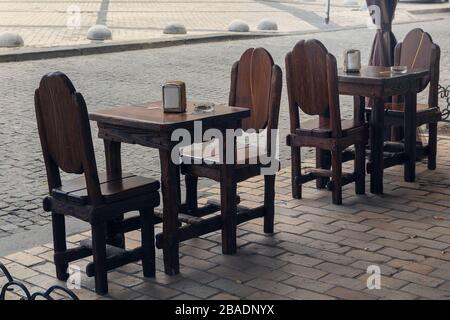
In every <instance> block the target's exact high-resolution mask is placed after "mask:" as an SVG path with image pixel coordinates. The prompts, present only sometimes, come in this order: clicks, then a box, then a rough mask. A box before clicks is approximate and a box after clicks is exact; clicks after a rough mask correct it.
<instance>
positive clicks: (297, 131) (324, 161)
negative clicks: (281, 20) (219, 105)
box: [286, 40, 368, 204]
mask: <svg viewBox="0 0 450 320" xmlns="http://www.w3.org/2000/svg"><path fill="white" fill-rule="evenodd" d="M286 78H287V87H288V96H289V114H290V128H291V133H290V134H289V135H288V137H287V144H288V146H290V147H291V161H292V168H291V170H292V196H293V197H294V198H301V197H302V184H304V183H306V182H308V181H311V180H314V179H316V181H317V187H318V188H323V187H325V185H326V186H327V188H328V189H329V190H332V192H333V203H334V204H341V203H342V186H343V185H345V184H348V183H351V182H355V185H356V193H357V194H364V193H365V181H364V180H365V168H364V166H365V151H364V146H365V144H366V142H367V137H368V129H367V125H366V124H364V123H360V120H359V119H354V120H341V114H340V107H339V93H338V78H337V67H336V58H335V57H334V56H333V55H332V54H330V53H328V51H327V49H326V48H325V47H324V45H323V44H322V43H321V42H319V41H318V40H307V41H305V40H302V41H300V42H298V43H297V44H296V46H295V47H294V49H293V50H292V52H289V53H288V54H287V56H286ZM299 108H300V109H301V110H302V111H303V112H304V113H306V114H308V115H311V116H316V117H315V118H313V119H311V120H307V121H304V122H301V123H300V115H299ZM317 116H318V117H317ZM352 145H354V146H355V170H354V172H353V173H342V152H343V151H344V150H345V149H346V148H347V147H349V146H352ZM301 147H315V148H316V168H312V169H307V170H306V174H302V172H301V153H300V149H301ZM327 151H328V152H331V171H330V170H329V167H330V161H329V153H328V152H327ZM329 178H331V181H330V182H328V179H329Z"/></svg>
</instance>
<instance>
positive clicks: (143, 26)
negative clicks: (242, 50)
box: [0, 0, 448, 53]
mask: <svg viewBox="0 0 450 320" xmlns="http://www.w3.org/2000/svg"><path fill="white" fill-rule="evenodd" d="M357 2H359V5H356V6H345V5H344V3H345V1H344V0H338V1H332V8H331V21H330V24H328V25H327V24H325V23H324V18H325V5H324V0H316V1H311V0H304V1H301V0H296V1H250V0H244V1H225V0H212V1H208V2H204V1H174V0H169V1H167V0H156V1H155V0H148V1H145V0H90V1H70V2H67V1H63V0H54V1H45V0H18V1H10V0H1V1H0V5H1V9H0V33H1V32H4V31H12V32H16V33H18V34H20V35H21V36H22V38H23V40H24V44H25V47H26V48H28V49H32V48H49V47H59V46H82V45H84V46H86V45H88V46H89V45H90V44H92V43H95V42H93V41H91V40H88V39H87V38H86V32H87V30H88V29H89V28H90V27H91V26H93V25H95V24H104V25H107V26H108V27H109V28H110V29H111V31H112V40H107V41H105V43H116V42H124V41H142V42H144V41H148V40H149V39H170V38H172V36H169V35H163V33H162V30H163V28H164V27H165V26H166V25H167V24H168V23H170V22H178V23H182V24H184V25H185V26H186V28H187V30H188V35H193V36H196V35H215V34H218V33H223V32H226V31H227V26H228V25H229V23H230V22H231V21H232V20H234V19H242V20H244V21H246V22H247V23H248V24H249V25H250V29H251V30H252V31H255V30H256V26H257V23H258V21H260V20H261V19H263V18H270V19H272V20H274V21H276V22H277V24H278V33H285V32H308V31H320V30H327V29H336V28H342V27H351V26H364V25H366V24H367V21H368V14H367V10H365V9H362V8H361V5H360V4H362V3H363V2H364V1H362V0H359V1H357ZM444 7H448V4H429V5H419V4H414V3H412V4H411V3H408V4H407V3H401V4H400V5H399V8H398V10H397V13H396V22H398V23H402V22H410V21H416V20H418V19H421V17H419V16H417V15H413V14H411V13H410V12H409V11H410V10H416V11H417V10H418V9H420V10H422V11H423V10H425V11H426V10H430V9H433V10H436V9H440V8H444ZM78 12H79V13H78ZM78 22H79V23H78ZM17 50H21V49H17V48H0V52H5V53H6V52H17ZM41 51H42V50H41Z"/></svg>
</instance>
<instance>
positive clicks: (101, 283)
mask: <svg viewBox="0 0 450 320" xmlns="http://www.w3.org/2000/svg"><path fill="white" fill-rule="evenodd" d="M91 226H92V255H93V257H94V266H95V292H97V293H98V294H101V295H104V294H107V293H108V275H107V271H106V224H105V223H98V224H92V225H91Z"/></svg>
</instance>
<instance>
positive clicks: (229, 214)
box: [181, 48, 282, 254]
mask: <svg viewBox="0 0 450 320" xmlns="http://www.w3.org/2000/svg"><path fill="white" fill-rule="evenodd" d="M281 87H282V72H281V69H280V67H279V66H277V65H276V64H274V62H273V59H272V57H271V55H270V54H269V52H267V51H266V50H265V49H263V48H256V49H253V48H250V49H248V50H246V51H245V52H244V53H243V54H242V56H241V58H240V60H239V61H237V62H236V63H234V64H233V67H232V69H231V85H230V94H229V97H230V98H229V104H230V105H231V106H238V107H245V108H248V109H250V110H251V116H250V118H248V119H245V120H243V121H242V125H241V126H238V127H239V128H242V129H244V130H247V129H254V130H256V131H258V130H260V129H267V130H268V139H267V140H268V142H267V145H266V153H267V155H270V154H271V152H272V150H271V144H270V139H271V137H272V136H271V135H272V134H274V133H273V132H272V130H271V129H277V128H278V116H279V108H280V99H281ZM275 138H276V137H275ZM224 145H226V138H225V139H224ZM200 148H201V149H202V150H203V148H204V147H203V146H200ZM247 149H248V148H246V147H245V146H243V147H242V150H247ZM229 151H230V150H227V148H223V150H220V152H222V155H223V159H225V158H226V153H227V152H229ZM235 151H236V146H235ZM234 154H235V160H237V161H238V162H237V163H236V162H235V163H207V162H206V161H205V160H211V158H210V157H209V158H208V159H205V158H204V157H203V158H202V159H198V160H200V162H201V163H200V164H189V163H192V162H191V161H189V160H192V159H193V158H195V152H187V153H184V154H183V157H184V158H185V160H187V161H185V163H183V164H182V166H181V169H182V173H184V174H185V175H186V177H187V178H186V182H187V184H186V187H187V195H188V196H187V200H189V202H190V203H192V202H193V200H192V199H190V198H192V197H193V195H194V194H196V190H195V191H192V190H189V188H196V184H195V185H194V184H190V183H189V184H188V181H189V180H192V179H193V178H188V177H195V178H197V177H207V178H210V179H214V180H216V181H219V182H220V199H221V201H220V207H218V208H219V209H220V211H221V218H220V221H221V223H220V224H218V223H217V219H214V218H211V219H212V220H209V221H211V223H209V221H202V222H201V223H200V224H198V225H197V226H194V225H193V226H192V231H191V229H189V228H187V230H186V231H183V232H186V234H191V235H192V236H194V235H195V236H198V235H200V234H204V233H208V232H211V231H214V230H217V229H221V231H222V252H223V253H224V254H234V253H235V252H236V250H237V244H236V226H237V224H238V223H239V220H238V215H237V210H238V209H237V202H238V201H237V194H236V190H237V183H238V182H240V181H245V180H247V179H249V178H251V177H254V176H258V175H261V169H262V168H263V167H264V165H263V164H262V163H261V162H260V161H259V158H258V157H256V159H255V158H254V157H252V156H251V155H250V154H249V153H248V152H244V153H238V155H236V152H235V153H234ZM214 158H216V159H217V160H218V159H219V157H218V156H216V157H214ZM253 160H254V161H253ZM188 161H189V163H188ZM264 188H265V189H264V206H263V213H262V215H263V216H264V232H266V233H272V232H273V229H274V226H273V225H274V213H275V207H274V201H275V200H274V199H275V174H269V175H266V176H265V187H264ZM187 202H188V201H187ZM199 210H200V208H199ZM248 210H249V212H250V211H251V212H252V213H251V214H250V213H249V214H248V215H247V216H248V217H251V218H256V217H261V210H260V208H259V209H258V212H257V213H256V212H253V210H250V209H248ZM248 220H249V219H246V220H242V221H248ZM200 226H202V227H200ZM202 231H203V232H202ZM186 237H187V236H185V238H186Z"/></svg>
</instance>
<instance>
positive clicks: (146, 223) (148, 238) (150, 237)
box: [139, 209, 156, 278]
mask: <svg viewBox="0 0 450 320" xmlns="http://www.w3.org/2000/svg"><path fill="white" fill-rule="evenodd" d="M139 215H140V217H141V242H142V269H143V272H144V277H146V278H151V277H154V276H155V273H156V261H155V260H156V259H155V227H154V226H155V225H154V220H153V219H154V214H153V209H145V210H139Z"/></svg>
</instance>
